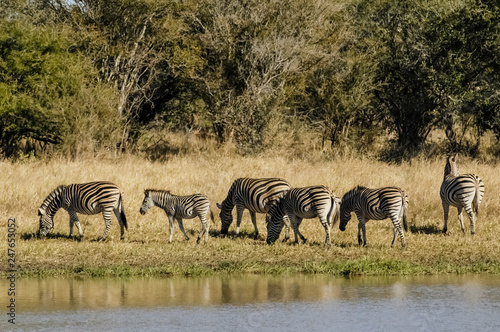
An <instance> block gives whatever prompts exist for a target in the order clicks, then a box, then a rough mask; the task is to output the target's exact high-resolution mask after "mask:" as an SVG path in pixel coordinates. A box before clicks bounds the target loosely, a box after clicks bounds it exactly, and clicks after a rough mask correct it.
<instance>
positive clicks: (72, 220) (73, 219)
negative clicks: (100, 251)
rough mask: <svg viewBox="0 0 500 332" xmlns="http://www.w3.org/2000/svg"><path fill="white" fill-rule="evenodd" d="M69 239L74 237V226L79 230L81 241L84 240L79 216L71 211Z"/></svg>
mask: <svg viewBox="0 0 500 332" xmlns="http://www.w3.org/2000/svg"><path fill="white" fill-rule="evenodd" d="M68 213H69V237H70V238H71V236H73V225H76V228H77V229H78V234H79V235H80V238H79V240H80V241H81V240H83V231H82V226H81V225H80V220H78V216H77V214H76V212H74V211H71V212H69V211H68Z"/></svg>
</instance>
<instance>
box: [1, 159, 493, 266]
mask: <svg viewBox="0 0 500 332" xmlns="http://www.w3.org/2000/svg"><path fill="white" fill-rule="evenodd" d="M318 160H320V159H319V158H317V160H316V161H308V160H304V159H297V160H291V159H289V158H282V157H271V156H260V157H240V156H235V155H232V154H230V153H227V154H224V153H222V154H221V155H217V154H216V153H214V152H210V153H207V154H197V155H189V156H179V157H172V158H171V159H169V160H168V161H167V162H165V163H153V162H149V161H145V160H142V159H138V158H135V157H131V156H126V157H122V158H119V159H116V160H110V159H100V160H86V161H66V160H51V161H48V162H43V161H37V162H31V163H24V164H12V163H8V162H2V163H0V171H1V174H2V178H3V181H2V183H3V188H2V191H1V192H0V202H2V204H0V218H1V219H2V220H4V222H2V223H1V227H0V230H1V231H2V233H3V234H6V233H7V227H6V224H7V219H8V218H11V217H15V218H16V223H17V227H18V228H17V242H16V248H15V249H16V262H17V267H18V272H19V273H20V274H21V275H26V276H30V275H56V274H62V275H75V274H82V275H93V276H101V275H162V274H164V275H193V274H213V273H216V274H217V273H239V272H241V273H274V274H281V273H297V272H303V273H329V274H336V275H342V274H344V275H350V274H372V275H373V274H423V273H449V272H452V273H466V272H489V273H500V245H499V243H498V240H497V238H498V237H499V232H500V225H499V224H498V222H497V213H498V211H499V205H500V199H498V197H499V194H500V186H499V185H500V183H499V182H500V178H499V177H498V174H500V173H499V167H498V166H497V165H486V164H478V163H477V162H474V161H461V160H459V163H458V165H459V169H460V171H461V172H462V173H476V174H478V175H479V176H480V177H481V178H482V179H483V181H484V183H485V186H486V193H485V198H484V200H483V203H482V204H481V207H480V215H479V218H478V222H477V223H476V235H475V236H471V234H470V228H469V227H470V225H469V222H468V219H467V217H466V216H465V215H464V221H465V225H466V233H465V234H462V232H461V231H460V226H459V223H458V219H457V216H456V209H454V208H453V209H452V210H451V212H450V220H449V226H448V229H449V232H450V233H451V234H450V235H447V236H445V235H443V234H441V229H442V227H443V212H442V207H441V201H440V198H439V188H440V185H441V181H442V176H443V169H444V157H443V158H441V159H439V160H435V161H415V162H413V163H412V164H408V163H407V164H403V165H388V164H385V163H382V162H378V161H374V160H371V159H359V158H347V157H345V158H339V159H336V160H332V161H318ZM244 176H249V177H281V178H284V179H287V180H288V181H289V182H290V183H291V184H292V185H293V186H297V187H301V186H308V185H314V184H324V185H326V186H328V187H329V188H331V189H332V190H333V191H334V192H335V193H336V194H337V195H338V196H342V195H343V194H344V193H345V192H346V191H348V190H349V189H351V188H352V187H354V186H355V185H358V184H359V185H365V186H368V187H380V186H388V185H393V186H399V187H401V188H403V189H405V190H406V191H407V193H408V194H409V198H410V206H409V211H408V218H409V227H410V231H409V232H406V233H405V237H406V243H407V248H406V249H404V250H402V249H401V246H400V242H399V241H398V240H397V241H396V242H395V245H394V247H393V248H391V247H390V242H391V239H392V224H391V222H390V220H384V221H369V222H368V224H367V241H368V245H367V247H359V246H358V245H357V220H356V217H355V216H354V215H353V218H352V219H351V221H350V223H349V224H348V225H347V229H346V231H345V232H340V231H339V229H338V225H336V226H335V227H334V228H333V231H332V248H331V249H329V250H327V249H325V248H324V246H323V242H324V239H325V233H324V230H323V227H322V226H321V225H320V223H319V221H318V220H317V219H311V220H305V221H304V222H303V223H302V225H301V232H302V233H303V234H304V235H305V236H306V238H308V240H309V242H308V243H307V244H301V245H298V246H295V245H292V244H291V243H287V244H283V243H277V244H275V245H272V246H268V245H266V244H265V238H264V237H265V234H266V228H265V222H264V215H258V218H257V221H258V227H259V230H260V233H261V238H260V239H259V240H257V241H254V240H253V238H252V235H253V226H252V224H251V222H250V217H249V214H248V212H246V211H245V213H244V216H243V221H242V225H241V226H242V234H241V235H240V237H239V238H236V239H234V238H232V237H231V236H229V237H227V238H221V237H219V236H218V233H219V230H220V221H219V218H218V211H217V208H216V207H215V203H216V202H221V201H222V200H223V199H224V198H225V196H226V194H227V190H228V189H229V187H230V185H231V183H232V182H233V181H234V180H235V179H236V178H238V177H244ZM96 180H108V181H112V182H114V183H116V184H117V185H119V186H120V187H121V188H122V190H123V191H124V205H125V211H126V215H127V219H128V224H129V228H128V232H126V234H125V235H126V240H125V241H120V240H119V227H118V225H117V222H116V219H114V216H113V226H112V230H111V234H110V239H109V240H108V241H107V242H105V243H101V242H97V241H95V240H96V239H97V238H98V237H99V236H100V235H101V234H102V231H103V230H104V222H103V220H102V215H94V216H85V215H80V221H81V223H82V226H83V229H84V232H85V240H84V241H83V242H78V241H76V240H75V239H67V238H66V236H67V234H68V232H69V224H68V220H69V219H68V214H67V213H66V212H65V211H64V210H60V211H59V212H58V213H57V215H56V217H55V228H54V230H53V231H52V233H53V234H54V235H53V236H52V237H51V238H48V239H44V240H40V239H36V238H35V237H34V236H33V234H34V233H35V232H36V231H37V230H38V218H37V209H38V207H39V206H40V204H41V203H42V201H43V199H44V198H45V197H46V196H47V195H48V193H49V192H50V191H51V190H52V189H54V188H55V187H56V186H58V185H60V184H70V183H82V182H88V181H96ZM145 188H158V189H169V190H171V191H172V192H173V193H175V194H179V195H184V194H192V193H197V192H201V193H204V194H206V195H207V196H208V197H209V198H210V199H211V202H212V206H213V210H214V212H215V214H216V223H217V224H216V225H213V224H211V237H210V238H209V242H208V243H206V244H204V245H203V244H200V245H197V244H196V237H197V236H198V233H199V231H200V228H201V225H200V222H199V220H198V219H192V220H185V221H184V226H185V228H186V231H187V233H188V235H189V236H190V237H191V240H190V241H188V242H185V241H184V240H183V236H182V234H181V232H180V230H179V229H178V226H177V225H175V233H174V242H173V243H171V244H170V243H168V226H167V225H168V221H167V218H166V216H165V214H164V212H163V211H162V210H160V209H158V208H153V209H152V210H150V211H149V212H148V213H147V214H146V215H145V216H141V215H140V214H139V208H140V205H141V203H142V199H143V190H144V189H145ZM234 229H235V225H234V224H233V225H232V226H231V228H230V234H231V231H234ZM282 236H283V234H282ZM6 247H7V241H6V237H4V241H2V243H0V250H2V252H4V253H5V252H6ZM2 266H5V265H2ZM5 272H6V267H5V268H1V273H5Z"/></svg>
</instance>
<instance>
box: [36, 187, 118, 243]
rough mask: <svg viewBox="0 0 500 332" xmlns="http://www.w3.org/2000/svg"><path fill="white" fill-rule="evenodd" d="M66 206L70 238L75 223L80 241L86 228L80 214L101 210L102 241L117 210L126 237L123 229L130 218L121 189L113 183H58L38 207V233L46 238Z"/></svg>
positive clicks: (116, 214) (96, 212) (89, 213)
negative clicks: (126, 215) (57, 214)
mask: <svg viewBox="0 0 500 332" xmlns="http://www.w3.org/2000/svg"><path fill="white" fill-rule="evenodd" d="M60 208H63V209H64V210H66V211H67V212H68V214H69V237H71V236H72V234H73V225H76V228H77V229H78V233H79V235H80V240H82V239H83V231H82V227H81V226H80V221H79V220H78V216H77V213H82V214H87V215H92V214H98V213H101V212H102V216H103V218H104V223H105V229H104V233H103V234H102V237H101V240H105V239H106V237H107V235H108V232H109V229H110V228H111V212H112V211H113V212H114V213H115V216H116V219H118V223H119V224H120V238H121V239H122V240H123V234H124V228H125V229H127V218H126V217H125V211H124V209H123V202H122V192H121V190H120V189H119V188H118V186H116V185H115V184H113V183H111V182H104V181H101V182H89V183H81V184H70V185H68V186H59V187H57V188H56V189H54V190H53V191H52V192H51V193H50V194H49V195H48V196H47V198H45V200H44V201H43V203H42V205H41V206H40V208H39V209H38V215H39V216H40V221H39V224H40V228H39V231H38V233H39V235H40V236H41V237H45V236H46V235H47V234H48V233H49V231H50V230H52V229H53V228H54V215H55V214H56V212H57V211H58V210H59V209H60Z"/></svg>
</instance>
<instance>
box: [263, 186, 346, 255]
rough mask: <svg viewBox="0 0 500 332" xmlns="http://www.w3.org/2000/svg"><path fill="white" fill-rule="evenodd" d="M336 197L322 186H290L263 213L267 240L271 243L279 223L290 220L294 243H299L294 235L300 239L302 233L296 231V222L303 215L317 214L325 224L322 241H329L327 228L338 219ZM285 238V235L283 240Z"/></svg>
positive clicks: (286, 237) (300, 220)
mask: <svg viewBox="0 0 500 332" xmlns="http://www.w3.org/2000/svg"><path fill="white" fill-rule="evenodd" d="M339 205H340V198H338V197H336V196H335V194H334V193H333V192H331V191H330V190H329V189H328V188H327V187H325V186H310V187H304V188H293V189H290V190H289V191H288V192H286V193H285V195H284V196H283V197H282V198H281V199H280V200H279V201H278V202H277V203H276V204H274V205H273V206H272V207H271V208H270V209H269V212H268V213H267V215H266V222H267V243H268V244H271V243H274V242H275V241H276V240H277V239H278V238H279V236H280V233H281V230H282V228H283V225H285V224H288V223H289V222H291V224H292V228H293V231H294V233H295V243H299V241H298V237H297V235H298V236H300V238H301V239H302V241H304V243H305V242H306V241H307V240H306V239H305V237H304V236H303V235H302V234H301V233H300V231H299V226H300V224H301V223H302V219H303V218H307V219H311V218H316V217H317V218H319V221H320V222H321V224H322V225H323V227H324V228H325V232H326V239H325V244H326V245H327V246H328V247H329V246H330V245H331V239H330V229H331V226H332V219H333V216H334V215H335V219H334V220H333V224H335V223H336V222H337V220H338V216H339V213H338V212H339ZM287 240H288V234H286V235H285V239H284V240H283V242H285V241H287Z"/></svg>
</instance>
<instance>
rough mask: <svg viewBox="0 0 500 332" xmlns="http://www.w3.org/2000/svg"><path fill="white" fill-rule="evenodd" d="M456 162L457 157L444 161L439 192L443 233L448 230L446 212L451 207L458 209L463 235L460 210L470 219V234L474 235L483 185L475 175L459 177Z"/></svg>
mask: <svg viewBox="0 0 500 332" xmlns="http://www.w3.org/2000/svg"><path fill="white" fill-rule="evenodd" d="M456 160H457V155H453V156H448V158H447V159H446V166H445V167H444V179H443V184H442V185H441V190H440V192H439V193H440V196H441V203H442V204H443V210H444V228H443V233H446V231H447V230H448V211H449V209H450V205H451V206H454V207H456V208H457V209H458V220H459V221H460V227H461V228H462V232H464V233H465V230H464V221H463V218H462V209H465V212H467V215H468V216H469V219H470V232H471V234H474V233H475V228H474V227H475V223H476V217H477V215H478V213H479V205H480V204H481V201H482V200H483V196H484V183H483V181H482V180H481V179H480V178H479V177H478V176H477V175H475V174H463V175H460V174H459V173H458V167H457V162H456Z"/></svg>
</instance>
